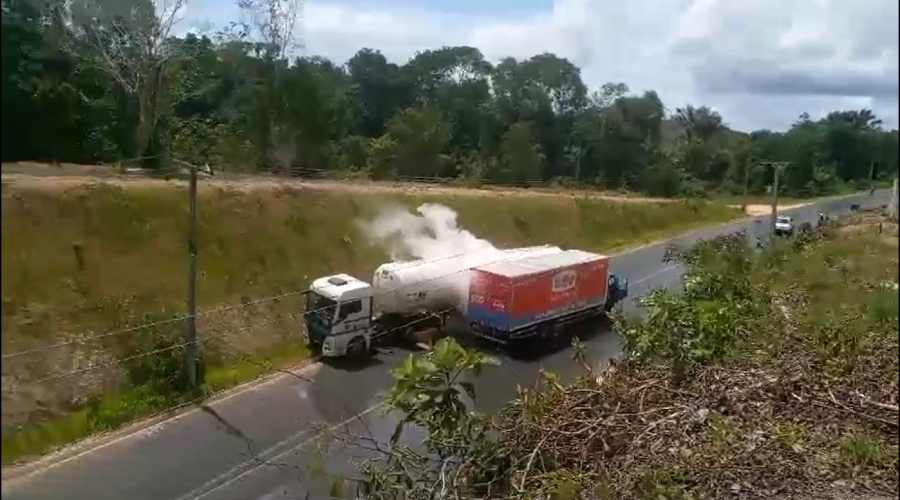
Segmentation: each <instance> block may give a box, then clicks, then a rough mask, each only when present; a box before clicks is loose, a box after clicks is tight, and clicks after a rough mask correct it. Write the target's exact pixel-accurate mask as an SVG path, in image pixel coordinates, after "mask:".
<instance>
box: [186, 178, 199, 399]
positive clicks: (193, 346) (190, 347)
mask: <svg viewBox="0 0 900 500" xmlns="http://www.w3.org/2000/svg"><path fill="white" fill-rule="evenodd" d="M190 171H191V183H190V187H189V188H188V193H189V194H188V196H189V197H190V217H191V220H190V222H189V223H188V289H187V295H188V296H187V308H188V316H187V325H186V327H187V328H186V330H185V333H184V336H185V340H184V341H185V343H186V344H187V347H186V349H185V359H184V368H185V370H186V371H187V380H188V384H189V385H190V386H191V387H197V364H198V363H197V358H198V357H199V356H200V349H199V346H198V345H197V167H195V166H193V165H191V166H190Z"/></svg>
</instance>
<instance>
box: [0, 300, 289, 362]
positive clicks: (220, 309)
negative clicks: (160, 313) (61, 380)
mask: <svg viewBox="0 0 900 500" xmlns="http://www.w3.org/2000/svg"><path fill="white" fill-rule="evenodd" d="M304 293H306V289H303V290H296V291H291V292H286V293H282V294H279V295H272V296H269V297H263V298H261V299H257V300H252V301H249V302H242V303H240V304H233V305H230V306H221V307H216V308H213V309H207V310H205V311H203V312H200V313H198V314H197V317H198V318H202V317H205V316H209V315H210V314H215V313H220V312H225V311H229V310H232V309H238V308H241V307H248V306H252V305H255V304H260V303H262V302H268V301H271V300H278V299H283V298H285V297H291V296H294V295H302V294H304ZM188 317H189V315H188V314H182V315H179V316H175V317H172V318H169V319H164V320H160V321H153V322H150V323H143V324H140V325H135V326H131V327H128V328H123V329H120V330H112V331H108V332H105V333H100V334H97V335H90V336H87V337H81V338H75V339H72V340H66V341H63V342H57V343H55V344H50V345H45V346H41V347H35V348H33V349H24V350H21V351H16V352H12V353H9V354H4V355H3V356H2V357H0V359H10V358H15V357H19V356H24V355H26V354H33V353H37V352H43V351H48V350H51V349H58V348H60V347H65V346H68V345H74V344H86V343H89V342H93V341H95V340H99V339H103V338H107V337H113V336H117V335H124V334H126V333H134V332H136V331H140V330H143V329H146V328H152V327H154V326H161V325H166V324H171V323H177V322H179V321H183V320H185V319H187V318H188Z"/></svg>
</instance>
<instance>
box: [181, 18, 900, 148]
mask: <svg viewBox="0 0 900 500" xmlns="http://www.w3.org/2000/svg"><path fill="white" fill-rule="evenodd" d="M188 1H189V3H188V8H187V19H186V21H185V22H186V23H189V24H191V26H200V27H203V28H204V29H207V30H208V29H210V27H214V26H221V25H224V24H227V23H228V22H229V21H235V20H240V19H242V18H241V12H240V10H239V9H238V8H237V6H236V3H235V0H188ZM898 23H900V20H898V2H897V0H627V1H626V0H307V2H306V3H305V5H304V6H303V12H302V21H301V22H300V23H299V25H298V26H297V37H298V39H299V41H300V42H301V43H302V49H301V50H302V54H303V55H319V56H325V57H328V58H329V59H331V60H333V61H340V62H344V61H346V60H347V59H349V58H350V57H351V56H352V55H353V54H354V53H355V52H356V51H357V50H359V49H360V48H362V47H369V48H373V49H377V50H380V51H381V52H382V53H383V54H384V55H385V56H386V57H387V58H388V59H389V60H391V61H393V62H396V63H398V64H402V63H404V62H406V61H407V60H408V59H409V58H410V57H411V56H413V55H414V54H415V53H416V51H420V50H423V49H428V48H431V49H435V48H439V47H441V46H443V45H469V46H473V47H476V48H478V49H480V50H481V52H482V53H483V54H484V55H485V57H486V58H488V59H489V60H491V61H497V60H499V59H500V58H502V57H506V56H512V57H516V58H528V57H530V56H533V55H536V54H540V53H543V52H553V53H556V54H557V55H559V56H561V57H566V58H568V59H569V60H570V61H572V62H574V63H575V64H577V65H578V66H579V67H580V68H581V71H582V79H583V80H584V81H585V83H586V84H587V85H588V86H589V87H591V88H594V89H596V88H599V87H600V86H601V85H602V84H603V83H606V82H624V83H626V84H627V85H628V86H629V88H630V89H631V90H632V92H643V91H644V90H650V89H653V90H656V91H657V93H658V94H659V95H660V97H661V98H662V99H663V102H664V103H665V104H666V106H667V107H668V108H669V109H670V110H671V111H674V110H675V108H676V107H681V106H684V105H685V104H694V105H706V106H709V107H711V108H713V109H715V110H717V111H718V112H719V113H721V114H722V116H723V118H724V120H725V122H726V123H727V124H728V125H729V126H731V127H732V128H735V129H738V130H747V131H749V130H755V129H761V128H768V129H773V130H784V129H786V128H788V127H789V126H790V124H791V123H793V122H794V121H796V119H797V117H799V116H800V114H801V113H803V112H807V113H809V114H810V116H812V117H813V118H817V117H820V116H822V115H824V114H825V113H827V112H829V111H832V110H838V109H861V108H868V109H872V110H874V111H875V113H876V114H877V115H878V116H879V117H880V118H881V119H882V120H884V123H885V125H886V126H888V127H892V128H896V127H897V122H898V109H897V108H898Z"/></svg>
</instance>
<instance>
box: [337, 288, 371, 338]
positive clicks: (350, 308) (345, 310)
mask: <svg viewBox="0 0 900 500" xmlns="http://www.w3.org/2000/svg"><path fill="white" fill-rule="evenodd" d="M334 315H335V316H334V321H333V322H332V324H331V325H332V326H331V333H332V335H345V334H349V333H354V332H357V331H361V330H366V329H368V328H369V322H370V320H371V318H372V298H371V297H362V298H359V299H350V300H346V301H342V302H341V303H339V304H338V307H337V308H336V311H335V313H334Z"/></svg>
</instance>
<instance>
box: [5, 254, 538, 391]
mask: <svg viewBox="0 0 900 500" xmlns="http://www.w3.org/2000/svg"><path fill="white" fill-rule="evenodd" d="M460 255H464V254H457V255H451V256H447V257H443V258H442V259H449V258H453V257H457V256H460ZM510 258H513V257H510V256H507V257H506V258H503V259H497V260H494V261H491V262H488V263H484V264H479V265H478V266H472V267H468V268H465V269H461V270H457V271H454V272H452V273H447V274H444V275H439V276H436V277H433V278H430V279H428V280H423V281H418V282H416V283H412V284H404V285H400V286H397V287H395V288H393V289H391V290H390V291H391V292H393V291H396V290H400V289H403V288H406V287H409V286H413V285H420V284H422V283H426V282H429V281H433V280H437V279H441V278H446V277H450V276H454V275H457V274H462V273H464V272H468V271H471V270H472V269H474V268H477V267H481V266H485V265H489V264H493V263H498V262H504V261H506V260H509V259H510ZM437 260H440V259H435V260H432V261H424V262H416V263H415V265H425V264H429V263H432V262H435V261H437ZM414 262H415V261H414ZM520 284H521V283H517V284H514V285H513V288H515V287H516V286H518V285H520ZM292 293H294V294H296V293H305V290H304V291H303V292H292ZM276 297H278V296H276ZM263 300H271V297H267V298H266V299H259V300H258V301H256V302H261V301H263ZM234 307H237V306H232V307H226V308H221V310H228V309H232V308H234ZM329 307H330V306H325V307H321V308H317V309H313V310H310V311H304V313H303V315H306V314H310V313H314V312H317V311H321V310H325V309H328V308H329ZM454 309H456V307H449V308H446V309H443V310H440V311H437V312H436V313H434V314H436V315H443V314H445V313H448V312H451V311H453V310H454ZM210 312H212V311H210ZM207 314H209V313H207ZM432 317H433V316H428V317H423V318H417V319H414V320H411V321H408V322H406V323H404V324H402V325H400V326H397V327H394V328H390V329H388V330H382V331H379V332H377V333H376V334H375V335H371V336H370V337H369V339H370V342H371V340H372V339H376V338H379V337H381V336H384V335H386V334H388V333H391V332H394V331H398V330H400V329H405V328H408V327H409V326H411V325H414V324H416V323H421V322H424V321H428V320H430V319H431V318H432ZM287 318H288V319H290V318H297V316H296V315H293V314H291V315H288V316H287ZM282 319H285V318H274V319H272V320H269V321H267V322H264V323H256V324H253V325H250V326H247V327H243V328H240V329H238V330H235V331H234V332H230V331H229V332H223V333H220V334H217V335H213V336H208V337H205V338H203V339H201V340H200V342H201V343H202V342H207V341H209V340H212V339H215V338H219V337H223V336H226V335H228V334H230V333H236V332H238V331H245V330H248V329H250V328H255V327H258V326H260V325H261V324H262V325H267V324H271V323H274V322H275V321H278V320H282ZM114 333H117V332H114ZM188 344H189V342H183V343H180V344H175V345H172V346H167V347H164V348H161V349H156V350H153V351H147V352H142V353H139V354H135V355H132V356H128V357H126V358H122V359H119V360H116V361H114V362H110V363H105V364H102V365H98V366H92V367H87V368H81V369H77V370H72V371H69V372H65V373H62V374H56V375H50V376H48V377H43V378H40V379H37V380H35V381H31V382H29V383H31V384H38V383H42V382H46V381H50V380H56V379H61V378H67V377H70V376H74V375H78V374H81V373H87V372H90V371H94V370H98V369H101V368H107V367H110V366H115V365H119V364H122V363H124V362H127V361H131V360H133V359H138V358H141V357H145V356H151V355H154V354H158V353H160V352H166V351H170V350H173V349H177V348H179V347H185V346H187V345H188ZM48 347H52V346H48ZM22 352H25V351H22ZM313 359H315V360H316V361H318V360H321V359H323V356H317V357H315V358H313ZM18 387H19V386H14V387H13V389H12V391H13V392H15V391H16V390H17V389H18Z"/></svg>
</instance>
